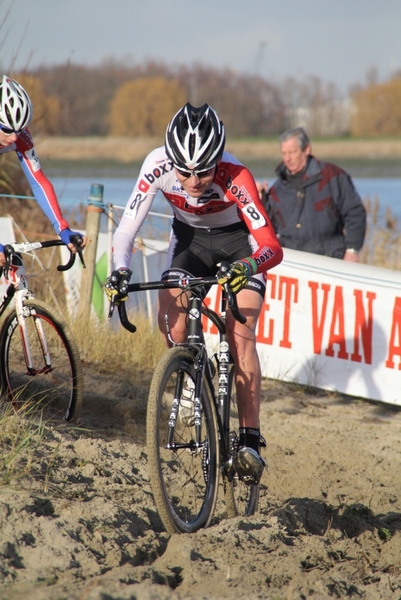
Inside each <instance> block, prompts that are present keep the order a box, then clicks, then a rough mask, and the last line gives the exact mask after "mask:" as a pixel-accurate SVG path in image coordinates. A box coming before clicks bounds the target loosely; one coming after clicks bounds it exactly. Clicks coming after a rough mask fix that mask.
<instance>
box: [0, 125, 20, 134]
mask: <svg viewBox="0 0 401 600" xmlns="http://www.w3.org/2000/svg"><path fill="white" fill-rule="evenodd" d="M0 131H2V132H3V133H4V135H13V133H15V134H17V135H18V134H19V133H20V132H19V131H14V129H10V128H9V127H3V125H0Z"/></svg>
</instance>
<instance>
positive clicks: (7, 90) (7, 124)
mask: <svg viewBox="0 0 401 600" xmlns="http://www.w3.org/2000/svg"><path fill="white" fill-rule="evenodd" d="M32 113H33V108H32V102H31V100H30V98H29V96H28V94H27V93H26V91H25V90H24V88H23V87H22V85H21V84H19V83H18V82H17V81H15V79H10V78H9V77H7V75H3V80H2V82H1V83H0V127H1V128H4V129H5V130H9V131H10V132H15V133H19V132H20V131H22V130H23V129H25V127H26V126H27V125H28V124H29V123H30V121H31V119H32Z"/></svg>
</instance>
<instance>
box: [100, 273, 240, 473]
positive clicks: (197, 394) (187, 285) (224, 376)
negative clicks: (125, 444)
mask: <svg viewBox="0 0 401 600" xmlns="http://www.w3.org/2000/svg"><path fill="white" fill-rule="evenodd" d="M216 283H217V277H204V278H201V277H190V278H188V279H187V278H182V279H176V280H170V281H153V282H141V283H131V284H129V285H128V293H131V292H138V291H146V290H155V289H163V288H175V289H177V288H179V289H182V290H183V291H184V292H185V291H188V292H189V293H190V296H189V304H188V334H187V339H186V341H185V342H183V343H176V342H174V340H173V339H172V338H171V337H170V334H169V326H168V315H165V321H166V328H167V334H168V335H169V338H170V341H171V343H172V345H174V346H179V345H184V346H185V347H187V348H191V349H192V350H193V352H194V354H195V356H196V358H197V360H196V362H195V365H196V370H197V374H196V378H195V391H194V417H195V432H196V439H195V440H193V441H192V442H191V444H186V445H183V446H182V445H177V444H171V437H170V440H169V441H168V445H167V447H168V448H170V449H176V448H178V447H186V448H189V449H192V450H194V449H199V448H201V446H202V441H201V394H202V384H203V381H204V379H206V381H207V383H208V391H209V393H210V397H211V399H212V402H213V405H214V407H215V412H216V416H217V425H218V429H219V437H220V441H221V444H220V445H221V453H222V458H223V460H222V464H223V468H225V469H226V471H227V473H229V471H230V470H231V467H232V465H231V463H229V462H228V461H229V460H230V457H231V453H230V444H231V440H230V439H229V433H230V399H229V372H230V365H233V359H232V356H231V354H230V350H229V344H228V340H227V335H226V315H227V308H228V306H230V308H231V311H232V312H233V315H234V316H235V318H236V319H237V320H239V321H240V322H242V323H244V322H245V321H246V319H245V317H243V315H241V313H239V311H238V307H237V304H236V298H235V296H234V295H233V294H232V293H231V292H230V291H229V288H228V286H224V287H223V288H222V294H221V303H220V314H218V313H217V312H215V311H214V310H212V309H210V308H208V307H206V306H204V304H203V300H202V294H201V289H202V287H203V286H210V285H214V284H216ZM117 306H118V311H119V316H120V320H121V323H122V325H123V327H125V328H126V329H127V330H128V331H131V332H135V331H136V328H135V326H134V325H133V324H132V323H131V322H130V321H129V319H128V317H127V313H126V308H125V303H124V302H122V303H120V304H118V305H117ZM114 307H115V305H114V304H113V303H112V304H111V306H110V312H109V317H111V316H112V314H113V311H114ZM203 314H204V315H205V316H206V317H207V318H208V319H210V320H211V321H212V323H213V324H214V325H215V326H216V327H217V330H218V332H219V345H218V354H217V357H216V360H217V373H218V394H217V395H216V391H215V387H214V385H213V381H212V380H213V373H212V370H211V364H210V361H209V356H208V353H207V350H206V343H205V339H204V333H203V325H202V315H203ZM202 373H204V374H205V377H203V376H202ZM179 388H180V389H177V390H176V393H175V401H174V403H173V408H172V412H171V415H170V421H171V427H170V430H171V434H172V433H173V431H174V427H175V424H176V420H177V414H178V404H179V401H178V398H179V397H180V395H181V392H182V381H181V382H180V384H179Z"/></svg>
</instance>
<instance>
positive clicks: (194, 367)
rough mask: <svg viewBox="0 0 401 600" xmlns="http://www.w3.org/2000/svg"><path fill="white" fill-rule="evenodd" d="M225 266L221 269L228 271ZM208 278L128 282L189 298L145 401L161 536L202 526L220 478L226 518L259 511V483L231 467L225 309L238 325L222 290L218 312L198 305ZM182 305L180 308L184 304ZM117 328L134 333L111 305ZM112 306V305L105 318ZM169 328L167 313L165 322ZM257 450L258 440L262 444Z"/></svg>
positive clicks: (232, 407) (232, 418)
mask: <svg viewBox="0 0 401 600" xmlns="http://www.w3.org/2000/svg"><path fill="white" fill-rule="evenodd" d="M228 268H229V265H228V263H227V265H226V264H224V265H222V266H221V270H222V269H225V270H227V269H228ZM221 270H220V273H219V274H218V275H217V276H215V277H204V278H200V277H185V278H181V279H175V280H170V281H154V282H145V283H131V284H129V286H128V293H132V292H138V291H145V290H155V289H160V288H179V289H180V290H182V294H183V295H184V294H187V292H189V302H188V307H187V313H188V335H187V340H186V341H185V343H180V344H177V343H174V340H172V339H170V341H171V343H172V347H171V348H170V349H168V350H167V351H166V353H165V354H164V355H163V357H162V359H161V361H160V362H159V364H158V366H157V367H156V369H155V372H154V375H153V378H152V383H151V387H150V391H149V397H148V407H147V417H146V446H147V454H148V463H149V477H150V482H151V486H152V491H153V496H154V501H155V504H156V507H157V509H158V512H159V515H160V518H161V520H162V522H163V525H164V527H165V529H166V531H167V532H168V533H177V532H178V533H192V532H195V531H197V530H199V529H201V528H204V527H207V526H208V525H209V524H210V523H211V520H212V518H213V514H214V511H215V507H216V502H217V496H218V489H219V479H220V476H221V477H222V484H223V489H224V497H225V503H226V513H227V516H228V517H234V516H236V515H253V514H254V513H255V511H256V510H257V507H258V500H259V484H249V482H246V481H245V480H243V479H241V477H240V475H239V474H238V473H237V472H236V471H235V468H234V460H233V459H234V456H235V453H236V452H237V451H238V445H239V421H238V411H237V404H236V394H235V384H234V363H233V359H232V356H231V353H230V348H229V343H228V339H227V335H226V314H227V310H228V309H230V310H231V312H232V314H233V316H234V317H235V318H236V319H238V320H239V321H241V322H243V323H244V322H245V321H246V318H245V317H244V316H243V315H241V313H240V312H239V311H238V307H237V303H236V297H235V295H234V294H232V293H231V292H230V290H229V287H228V285H227V284H226V285H225V286H224V288H223V289H222V291H221V301H220V311H219V313H217V312H215V311H214V310H212V309H210V308H208V307H207V306H206V305H205V304H204V302H203V298H204V295H205V293H204V289H205V287H204V286H207V288H209V287H210V286H211V285H215V284H217V283H218V279H219V278H220V277H221V272H222V271H221ZM183 304H184V303H183ZM117 306H118V311H119V316H120V320H121V323H122V325H123V326H124V327H125V328H126V329H128V331H131V332H134V331H135V326H134V325H133V324H132V323H131V322H130V321H129V319H128V317H127V313H126V308H125V303H124V302H121V303H120V304H117ZM113 310H114V304H113V303H112V304H111V307H110V313H109V316H111V315H112V313H113ZM203 316H204V317H206V318H207V319H210V321H211V322H212V323H213V325H214V326H215V328H216V330H217V333H218V350H217V352H215V353H213V351H210V350H209V349H208V346H207V344H206V342H205V336H204V331H203V323H202V320H203ZM165 320H166V324H167V330H169V328H168V312H167V314H166V315H165ZM262 445H263V440H262Z"/></svg>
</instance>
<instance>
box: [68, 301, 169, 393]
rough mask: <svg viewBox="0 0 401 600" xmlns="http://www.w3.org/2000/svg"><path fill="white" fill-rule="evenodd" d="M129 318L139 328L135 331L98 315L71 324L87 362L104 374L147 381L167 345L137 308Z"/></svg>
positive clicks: (84, 359) (130, 379)
mask: <svg viewBox="0 0 401 600" xmlns="http://www.w3.org/2000/svg"><path fill="white" fill-rule="evenodd" d="M129 318H130V320H131V322H133V323H134V324H135V326H136V328H137V330H136V332H135V333H129V332H128V331H126V330H125V329H124V328H123V327H122V326H121V325H120V324H117V325H116V326H110V323H109V322H108V321H107V320H105V321H103V322H100V321H98V320H97V319H96V318H92V319H91V320H90V321H89V322H88V321H85V320H82V319H79V318H77V319H76V320H74V321H73V322H72V323H70V326H71V329H72V331H73V333H74V336H75V339H76V341H77V344H78V347H79V350H80V353H81V358H82V360H83V361H84V363H85V364H90V365H92V366H94V367H96V369H97V370H98V371H99V372H101V373H110V374H113V375H115V374H116V373H124V377H128V380H129V381H132V382H135V381H143V380H144V379H146V380H148V379H150V377H151V374H152V373H153V371H154V368H155V366H156V365H157V363H158V361H159V360H160V358H161V356H162V354H163V352H164V351H165V349H166V346H165V345H164V343H163V341H162V338H161V335H160V333H159V331H158V329H157V328H152V327H150V324H149V320H148V318H147V317H146V315H144V314H142V313H140V312H138V311H136V312H135V311H134V312H132V313H130V314H129Z"/></svg>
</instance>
